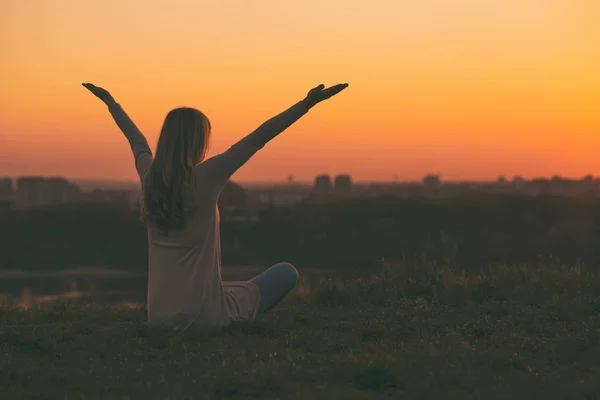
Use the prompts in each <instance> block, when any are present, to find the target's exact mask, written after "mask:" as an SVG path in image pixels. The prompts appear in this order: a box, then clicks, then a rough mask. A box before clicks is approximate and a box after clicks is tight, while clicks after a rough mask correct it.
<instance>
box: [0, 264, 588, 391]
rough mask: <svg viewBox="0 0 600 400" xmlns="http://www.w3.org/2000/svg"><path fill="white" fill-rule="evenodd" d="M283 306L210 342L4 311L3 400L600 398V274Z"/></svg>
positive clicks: (435, 279) (457, 279) (433, 278)
mask: <svg viewBox="0 0 600 400" xmlns="http://www.w3.org/2000/svg"><path fill="white" fill-rule="evenodd" d="M284 307H285V308H286V309H287V310H288V311H287V312H283V313H282V312H279V313H274V314H271V315H268V316H265V317H264V318H261V319H260V320H258V321H256V322H253V323H244V324H238V325H235V326H232V327H230V328H229V329H227V330H225V331H224V332H222V333H220V334H213V335H209V336H207V335H201V334H196V333H194V332H190V331H186V332H184V333H182V334H174V333H171V332H166V331H155V330H150V329H148V328H146V326H145V325H144V319H145V310H144V309H143V308H139V307H131V306H128V305H126V304H124V305H118V306H108V305H101V304H84V305H82V304H73V305H69V304H59V305H56V306H54V307H53V308H51V309H48V310H29V311H18V310H5V311H2V313H1V314H0V315H1V323H0V354H2V357H0V398H2V399H12V398H15V399H16V398H20V399H22V398H61V399H82V398H87V399H96V398H97V399H109V398H110V399H112V398H114V399H117V398H118V399H127V398H129V399H138V398H140V399H183V398H190V399H191V398H193V399H201V398H207V399H219V398H260V399H321V398H322V399H326V398H327V399H338V398H339V399H374V398H406V399H410V398H418V399H425V398H436V399H468V398H480V399H481V398H483V399H508V398H510V399H536V398H539V399H549V398H569V399H594V398H597V397H598V396H599V395H600V379H598V376H600V362H599V360H600V344H599V339H600V277H599V276H597V275H594V274H591V273H589V272H586V271H585V270H583V271H582V270H581V268H579V267H577V268H560V267H539V268H526V267H499V268H493V269H490V270H489V272H487V273H486V274H484V275H479V276H470V277H466V276H465V275H464V274H460V273H455V272H453V271H451V270H448V269H445V268H439V269H437V268H434V267H430V266H422V265H421V266H418V265H412V264H404V263H400V264H394V265H384V266H383V267H382V268H381V270H379V271H377V272H376V273H374V274H373V277H372V278H361V279H357V278H355V279H345V280H344V279H342V278H339V279H338V278H336V279H328V280H323V281H322V282H321V284H320V285H318V286H316V287H312V288H306V287H303V286H301V287H300V288H299V290H298V292H297V293H295V294H294V295H293V296H292V297H291V298H290V299H289V300H288V301H286V303H285V304H284Z"/></svg>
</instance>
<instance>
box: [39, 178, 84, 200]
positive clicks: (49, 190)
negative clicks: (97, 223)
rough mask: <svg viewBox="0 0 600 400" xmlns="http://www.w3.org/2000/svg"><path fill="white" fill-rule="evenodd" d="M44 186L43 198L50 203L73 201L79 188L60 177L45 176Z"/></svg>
mask: <svg viewBox="0 0 600 400" xmlns="http://www.w3.org/2000/svg"><path fill="white" fill-rule="evenodd" d="M44 188H45V190H44V197H45V200H46V202H48V203H52V204H56V203H64V202H69V201H73V200H76V199H77V197H78V195H79V188H78V187H77V186H76V185H75V184H72V183H70V182H69V181H68V180H66V179H65V178H61V177H50V178H47V179H46V181H45V184H44Z"/></svg>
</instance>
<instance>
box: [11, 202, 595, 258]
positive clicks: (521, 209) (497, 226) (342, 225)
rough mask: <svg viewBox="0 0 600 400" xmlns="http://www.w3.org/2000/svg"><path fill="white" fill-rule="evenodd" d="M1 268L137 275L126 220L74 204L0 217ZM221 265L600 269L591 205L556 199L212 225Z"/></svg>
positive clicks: (139, 236)
mask: <svg viewBox="0 0 600 400" xmlns="http://www.w3.org/2000/svg"><path fill="white" fill-rule="evenodd" d="M0 229H1V232H2V233H1V236H2V237H1V240H0V254H1V259H0V266H1V267H2V268H23V269H60V268H71V267H76V266H81V265H102V266H106V267H111V268H127V269H140V270H143V269H144V268H146V262H147V244H146V240H147V236H146V231H145V228H144V226H143V225H142V223H141V222H140V220H139V214H138V213H137V212H135V211H131V210H126V209H120V208H116V207H111V206H108V205H94V204H78V205H75V204H73V205H61V206H53V207H45V208H38V209H34V210H28V211H8V212H6V213H4V214H3V215H2V216H0ZM221 234H222V255H223V263H224V265H225V266H227V265H234V264H235V265H238V264H254V263H264V264H265V265H268V264H272V263H275V262H277V261H281V260H287V261H290V262H292V263H295V264H296V265H298V266H300V267H316V268H337V269H340V268H341V269H350V268H368V267H370V266H372V265H374V264H375V263H376V262H377V261H378V260H380V259H381V258H385V259H391V260H393V259H400V258H409V259H410V258H420V259H425V260H426V261H428V262H435V263H444V264H449V265H452V266H454V267H456V268H458V269H466V270H475V269H479V268H485V267H486V266H488V265H490V264H499V263H534V264H535V263H539V262H544V263H550V262H552V263H564V264H567V265H573V264H575V263H577V262H581V263H584V264H587V265H590V266H596V265H600V202H598V201H591V200H578V199H573V198H558V197H544V198H541V197H537V198H534V197H502V196H491V195H490V196H482V195H478V196H468V197H467V196H465V197H457V198H453V199H443V200H436V199H398V198H369V199H366V198H362V199H361V198H354V199H349V200H340V201H336V202H331V203H326V204H314V203H312V204H311V203H303V204H297V205H290V206H281V207H271V208H268V209H265V210H263V211H262V212H261V213H260V215H259V216H258V219H257V221H255V222H252V221H248V222H233V221H227V220H226V218H223V219H222V220H221Z"/></svg>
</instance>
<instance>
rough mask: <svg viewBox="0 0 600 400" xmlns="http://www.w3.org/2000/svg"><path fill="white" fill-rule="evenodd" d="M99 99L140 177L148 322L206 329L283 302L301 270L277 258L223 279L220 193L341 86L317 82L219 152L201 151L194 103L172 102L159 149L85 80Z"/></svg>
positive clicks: (202, 135)
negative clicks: (247, 276) (241, 278)
mask: <svg viewBox="0 0 600 400" xmlns="http://www.w3.org/2000/svg"><path fill="white" fill-rule="evenodd" d="M83 86H84V87H86V88H87V89H88V90H89V91H90V92H92V93H93V94H94V95H95V96H96V97H98V98H99V99H100V100H102V101H103V102H104V103H105V104H106V105H107V106H108V110H109V111H110V113H111V115H112V117H113V119H114V120H115V122H116V123H117V125H118V126H119V128H120V129H121V131H122V132H123V133H124V134H125V137H126V138H127V140H128V141H129V144H130V145H131V150H132V151H133V155H134V158H135V167H136V170H137V173H138V175H139V178H140V181H141V183H142V190H143V201H142V219H143V221H144V222H145V223H146V225H147V230H148V247H149V248H148V257H149V261H148V264H149V265H148V299H147V302H148V304H147V308H148V324H149V325H150V326H163V327H172V328H175V329H186V328H188V327H191V326H193V327H195V328H198V329H200V330H203V331H212V330H218V329H220V328H223V327H225V326H227V325H229V324H230V323H231V322H232V321H236V320H238V321H239V320H252V319H254V318H255V317H256V316H257V315H259V314H262V313H265V312H267V311H268V310H270V309H272V308H273V307H275V306H276V305H277V304H278V303H279V302H281V301H282V300H283V299H284V298H285V296H286V295H287V294H288V293H289V292H290V291H291V290H292V289H293V288H294V286H295V285H296V282H297V280H298V271H297V270H296V269H295V268H294V267H293V266H292V265H291V264H288V263H280V264H277V265H275V266H273V267H271V268H269V269H267V270H266V271H264V272H263V273H262V274H260V275H258V276H256V277H255V278H253V279H251V280H250V281H247V282H223V281H222V280H221V247H220V233H219V210H218V207H217V201H218V198H219V194H220V192H221V190H222V189H223V187H224V186H225V184H226V183H227V181H228V180H229V178H230V177H231V175H233V173H234V172H235V171H237V170H238V169H239V168H240V167H241V166H242V165H244V164H245V163H246V162H247V161H248V160H249V159H250V157H252V156H253V155H254V154H255V153H256V152H257V151H258V150H260V149H261V148H262V147H263V146H264V145H265V144H266V143H267V142H268V141H270V140H271V139H273V138H274V137H275V136H277V135H278V134H280V133H281V132H283V131H284V130H285V129H287V128H288V127H289V126H290V125H292V124H293V123H294V122H295V121H297V120H298V119H300V117H302V116H303V115H304V114H306V113H307V112H308V110H309V109H311V108H312V107H313V106H315V105H316V104H317V103H319V102H321V101H323V100H326V99H328V98H330V97H332V96H334V95H335V94H337V93H339V92H341V91H342V90H344V89H345V88H346V87H347V86H348V85H347V84H339V85H335V86H332V87H330V88H327V89H325V88H324V85H319V86H317V87H316V88H314V89H312V90H310V91H309V92H308V95H307V96H306V98H304V99H303V100H301V101H299V102H298V103H296V104H295V105H293V106H292V107H290V108H289V109H288V110H286V111H284V112H282V113H281V114H279V115H277V116H275V117H274V118H272V119H270V120H268V121H267V122H265V123H263V124H262V125H261V126H259V127H258V128H257V129H256V130H255V131H254V132H252V133H251V134H249V135H248V136H246V137H245V138H243V139H242V140H240V141H239V142H238V143H236V144H235V145H233V146H232V147H230V148H229V149H228V150H227V151H225V152H224V153H222V154H219V155H216V156H214V157H212V158H209V159H205V158H206V154H207V150H208V146H209V142H210V135H211V127H210V122H209V120H208V118H207V117H206V116H205V115H204V114H202V113H201V112H200V111H198V110H196V109H194V108H187V107H183V108H176V109H174V110H172V111H170V112H169V113H168V114H167V117H166V118H165V121H164V123H163V126H162V129H161V132H160V136H159V138H158V144H157V147H156V155H155V156H154V157H153V156H152V151H151V150H150V147H149V146H148V142H147V140H146V138H145V137H144V135H143V134H142V133H141V132H140V131H139V129H138V128H137V127H136V125H135V124H134V123H133V121H131V119H130V118H129V117H128V116H127V114H126V113H125V111H123V109H122V108H121V106H120V105H119V104H118V103H117V102H116V101H115V100H114V98H113V97H112V96H111V94H110V93H109V92H108V91H106V90H105V89H103V88H100V87H97V86H94V85H92V84H91V83H84V84H83Z"/></svg>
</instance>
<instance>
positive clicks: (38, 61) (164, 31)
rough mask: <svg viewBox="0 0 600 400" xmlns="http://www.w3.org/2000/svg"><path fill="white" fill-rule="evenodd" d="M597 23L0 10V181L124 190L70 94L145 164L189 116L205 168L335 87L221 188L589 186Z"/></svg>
mask: <svg viewBox="0 0 600 400" xmlns="http://www.w3.org/2000/svg"><path fill="white" fill-rule="evenodd" d="M598 21H600V1H598V0H502V1H498V0H419V1H404V0H402V1H400V0H368V1H367V0H361V1H358V0H304V1H276V0H253V1H250V0H205V1H197V0H160V1H159V0H146V1H143V0H103V1H82V0H60V1H57V0H30V1H23V0H2V1H1V2H0V44H1V46H2V49H1V50H2V51H1V60H0V61H1V62H0V72H1V73H0V83H1V85H0V151H1V152H2V153H1V157H0V176H3V175H4V176H17V175H30V174H38V175H63V176H66V177H69V178H74V179H75V178H78V179H82V178H84V179H115V180H133V179H135V170H134V167H133V158H132V156H131V154H130V150H129V147H128V145H127V142H126V140H125V139H124V137H123V136H122V134H121V133H120V131H119V130H118V128H117V127H116V125H115V124H114V122H113V121H112V119H111V118H110V115H109V113H108V111H107V109H106V108H105V107H104V106H103V104H102V103H101V102H100V101H99V100H97V99H96V98H94V97H93V96H92V95H91V94H90V93H89V92H87V91H86V90H85V89H84V88H83V87H82V86H81V82H92V83H94V84H96V85H99V86H103V87H105V88H106V89H108V90H109V91H111V93H112V94H113V95H114V97H115V98H116V99H117V101H118V102H119V103H121V105H122V106H123V107H124V108H125V110H126V111H127V112H128V113H129V115H130V116H131V117H132V118H133V119H134V121H135V122H136V123H137V125H138V126H139V127H140V129H141V130H142V132H144V134H145V135H146V136H147V138H148V141H149V142H150V144H151V147H152V148H153V149H154V146H155V144H156V139H157V135H158V132H159V129H160V125H161V123H162V120H163V119H164V117H165V115H166V113H167V112H168V111H169V110H170V109H171V108H173V107H176V106H181V105H188V106H193V107H197V108H199V109H201V110H202V111H203V112H205V113H206V114H207V115H208V116H209V117H210V119H211V121H212V125H213V138H214V139H213V145H212V148H211V153H210V154H216V153H218V152H221V151H223V150H225V149H227V148H228V147H229V146H230V145H232V144H233V143H234V142H235V141H236V140H238V139H240V138H241V137H243V136H244V135H246V134H247V133H249V132H250V131H252V130H253V129H254V128H256V127H257V126H258V125H259V124H260V123H262V122H263V121H264V120H266V119H268V118H270V117H272V116H273V115H275V114H277V113H279V112H280V111H283V110H284V109H285V108H287V107H288V106H291V105H292V104H294V103H295V102H296V101H298V100H301V99H302V98H303V97H304V96H305V95H306V92H307V91H308V90H309V89H310V88H312V87H313V86H316V85H318V84H319V83H324V84H326V85H331V84H336V83H339V82H348V83H349V84H350V87H349V88H348V89H347V90H346V91H344V92H343V93H342V94H340V95H339V96H338V97H336V98H334V99H332V100H329V101H328V102H325V103H322V104H320V105H318V106H317V107H315V108H314V109H313V110H311V112H310V113H309V115H307V116H305V117H304V118H303V119H302V120H301V121H299V122H298V123H297V124H295V125H294V126H293V127H291V128H290V129H289V130H288V131H286V132H285V133H284V134H283V135H281V136H280V137H278V138H276V139H275V140H274V141H273V142H271V143H270V144H268V145H267V146H266V147H265V149H263V150H261V151H260V152H259V153H258V154H257V155H256V156H255V157H254V158H253V159H252V160H251V161H250V162H249V163H248V164H247V165H246V166H245V167H243V168H242V169H241V170H240V171H239V172H238V173H237V174H236V175H235V177H234V179H236V180H238V181H283V180H285V179H286V177H287V175H288V174H293V175H294V176H295V178H296V179H297V180H304V181H308V180H312V179H313V177H314V176H315V175H316V174H319V173H330V174H337V173H341V172H344V173H349V174H351V175H352V176H353V178H354V179H355V180H363V181H364V180H379V181H383V180H391V179H392V178H393V177H394V175H397V176H398V178H399V179H401V180H412V179H420V178H421V177H422V176H423V175H425V174H427V173H441V174H442V179H448V180H459V179H469V180H471V179H473V180H481V179H495V178H496V177H497V176H498V175H506V176H508V177H511V176H513V175H516V174H519V175H523V176H525V177H534V176H551V175H554V174H561V175H563V176H569V177H580V176H583V175H585V174H587V173H591V174H594V175H600V23H598Z"/></svg>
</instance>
